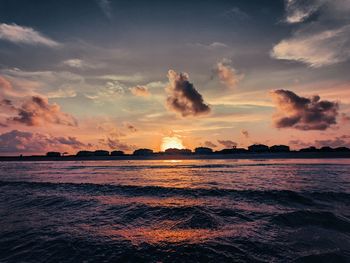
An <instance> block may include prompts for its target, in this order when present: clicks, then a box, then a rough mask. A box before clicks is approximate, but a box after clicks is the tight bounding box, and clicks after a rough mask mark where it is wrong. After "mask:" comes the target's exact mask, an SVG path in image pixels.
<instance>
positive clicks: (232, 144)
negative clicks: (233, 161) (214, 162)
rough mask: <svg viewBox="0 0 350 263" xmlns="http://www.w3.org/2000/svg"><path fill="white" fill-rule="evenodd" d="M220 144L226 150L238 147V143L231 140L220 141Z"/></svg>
mask: <svg viewBox="0 0 350 263" xmlns="http://www.w3.org/2000/svg"><path fill="white" fill-rule="evenodd" d="M218 143H220V144H222V145H223V146H225V147H226V148H235V147H237V145H238V144H237V143H236V142H234V141H231V140H218Z"/></svg>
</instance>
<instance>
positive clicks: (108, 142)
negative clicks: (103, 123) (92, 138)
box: [100, 137, 136, 151]
mask: <svg viewBox="0 0 350 263" xmlns="http://www.w3.org/2000/svg"><path fill="white" fill-rule="evenodd" d="M100 144H101V145H103V146H107V147H109V148H110V149H111V150H121V151H131V150H133V149H135V148H136V147H135V146H134V145H129V144H126V143H124V142H121V141H120V140H119V139H113V138H109V137H108V138H106V139H101V140H100Z"/></svg>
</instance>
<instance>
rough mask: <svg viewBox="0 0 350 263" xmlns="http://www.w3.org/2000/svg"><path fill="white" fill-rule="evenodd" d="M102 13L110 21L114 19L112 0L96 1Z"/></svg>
mask: <svg viewBox="0 0 350 263" xmlns="http://www.w3.org/2000/svg"><path fill="white" fill-rule="evenodd" d="M96 1H97V4H98V5H99V7H100V8H101V10H102V12H103V13H104V14H105V16H106V17H107V18H108V19H112V7H111V1H110V0H96Z"/></svg>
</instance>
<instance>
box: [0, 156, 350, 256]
mask: <svg viewBox="0 0 350 263" xmlns="http://www.w3.org/2000/svg"><path fill="white" fill-rule="evenodd" d="M0 262H2V263H3V262H216V263H219V262H317V263H319V262H327V263H329V262H337V263H338V262H339V263H341V262H350V159H276V160H273V159H255V160H235V159H226V160H129V161H128V160H113V161H47V162H45V161H42V162H0Z"/></svg>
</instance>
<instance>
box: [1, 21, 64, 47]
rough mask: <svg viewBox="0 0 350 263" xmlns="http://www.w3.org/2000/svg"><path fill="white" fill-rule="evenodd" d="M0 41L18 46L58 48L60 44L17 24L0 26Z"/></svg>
mask: <svg viewBox="0 0 350 263" xmlns="http://www.w3.org/2000/svg"><path fill="white" fill-rule="evenodd" d="M0 39H3V40H7V41H10V42H13V43H17V44H29V45H43V46H49V47H57V46H59V45H60V43H58V42H56V41H55V40H52V39H51V38H49V37H46V36H44V35H43V34H41V33H40V32H38V31H36V30H35V29H33V28H31V27H25V26H19V25H16V24H5V23H2V24H0Z"/></svg>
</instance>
